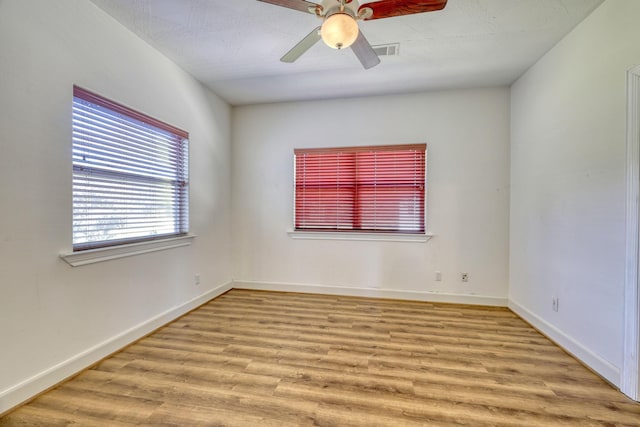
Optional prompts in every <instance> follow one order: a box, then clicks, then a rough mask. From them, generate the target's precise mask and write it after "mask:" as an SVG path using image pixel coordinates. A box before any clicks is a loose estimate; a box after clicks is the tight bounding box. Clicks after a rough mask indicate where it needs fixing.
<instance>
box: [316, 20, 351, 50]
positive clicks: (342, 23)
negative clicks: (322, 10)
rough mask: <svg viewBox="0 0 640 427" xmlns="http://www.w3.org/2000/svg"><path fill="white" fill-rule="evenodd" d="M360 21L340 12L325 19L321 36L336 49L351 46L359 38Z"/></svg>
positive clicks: (328, 44)
mask: <svg viewBox="0 0 640 427" xmlns="http://www.w3.org/2000/svg"><path fill="white" fill-rule="evenodd" d="M358 32H359V29H358V23H357V22H356V20H355V19H353V18H352V17H351V16H349V15H347V14H346V13H342V12H338V13H334V14H333V15H331V16H329V17H328V18H327V19H325V21H324V23H323V24H322V28H320V36H322V40H323V41H324V42H325V43H326V44H327V46H329V47H332V48H334V49H344V48H345V47H349V46H351V45H352V44H353V42H355V41H356V39H357V38H358Z"/></svg>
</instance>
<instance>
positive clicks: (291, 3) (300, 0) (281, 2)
mask: <svg viewBox="0 0 640 427" xmlns="http://www.w3.org/2000/svg"><path fill="white" fill-rule="evenodd" d="M258 1H261V2H264V3H270V4H275V5H276V6H282V7H286V8H288V9H293V10H299V11H300V12H307V13H313V12H312V10H314V9H315V8H316V7H318V5H317V4H316V3H311V2H310V1H305V0H258ZM310 8H311V9H310Z"/></svg>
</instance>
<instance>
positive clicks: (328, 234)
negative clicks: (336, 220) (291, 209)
mask: <svg viewBox="0 0 640 427" xmlns="http://www.w3.org/2000/svg"><path fill="white" fill-rule="evenodd" d="M287 234H288V235H289V237H291V238H292V239H308V240H366V241H372V242H415V243H424V242H427V241H428V240H429V239H431V237H433V234H432V233H425V234H411V233H406V234H403V233H360V232H348V231H347V232H345V231H294V230H288V231H287Z"/></svg>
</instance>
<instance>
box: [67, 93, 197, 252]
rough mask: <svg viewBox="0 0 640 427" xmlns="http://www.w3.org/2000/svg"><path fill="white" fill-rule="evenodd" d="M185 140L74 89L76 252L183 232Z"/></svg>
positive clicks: (177, 131)
mask: <svg viewBox="0 0 640 427" xmlns="http://www.w3.org/2000/svg"><path fill="white" fill-rule="evenodd" d="M188 137H189V135H188V134H187V133H186V132H185V131H182V130H180V129H176V128H174V127H173V126H170V125H168V124H166V123H163V122H160V121H159V120H156V119H153V118H151V117H148V116H146V115H144V114H142V113H138V112H136V111H133V110H131V109H129V108H127V107H124V106H122V105H120V104H117V103H115V102H113V101H109V100H107V99H105V98H103V97H101V96H99V95H96V94H94V93H91V92H89V91H86V90H84V89H81V88H79V87H74V90H73V250H74V251H81V250H85V249H93V248H98V247H105V246H114V245H119V244H124V243H133V242H140V241H145V240H150V239H157V238H163V237H170V236H179V235H184V234H186V233H187V232H188V229H189V220H188V218H189V213H188V170H187V169H188V151H189V150H188Z"/></svg>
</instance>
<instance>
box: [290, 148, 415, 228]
mask: <svg viewBox="0 0 640 427" xmlns="http://www.w3.org/2000/svg"><path fill="white" fill-rule="evenodd" d="M426 148H427V146H426V144H412V145H386V146H368V147H343V148H320V149H298V150H295V151H294V154H295V229H296V230H300V231H303V230H307V231H366V232H387V233H389V232H391V233H424V232H425V167H426Z"/></svg>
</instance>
